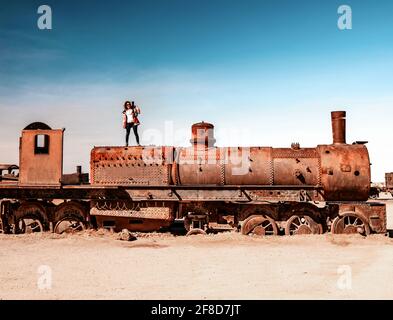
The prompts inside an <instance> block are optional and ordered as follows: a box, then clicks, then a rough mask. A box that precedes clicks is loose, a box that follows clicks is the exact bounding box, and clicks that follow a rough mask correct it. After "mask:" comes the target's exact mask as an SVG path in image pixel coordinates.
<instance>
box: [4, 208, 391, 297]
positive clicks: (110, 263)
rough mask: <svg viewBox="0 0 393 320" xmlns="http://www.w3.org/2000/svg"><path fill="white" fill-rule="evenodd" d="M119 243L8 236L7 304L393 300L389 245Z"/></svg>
mask: <svg viewBox="0 0 393 320" xmlns="http://www.w3.org/2000/svg"><path fill="white" fill-rule="evenodd" d="M388 221H389V223H390V224H388V227H389V228H391V229H393V225H392V224H393V201H391V202H390V203H389V217H388ZM116 237H117V236H116V235H111V234H108V233H105V232H100V231H91V230H90V231H86V232H84V233H81V234H78V235H64V236H63V235H61V236H59V235H54V234H50V233H46V234H34V235H22V236H10V235H0V299H283V298H285V299H393V281H392V280H391V279H393V238H388V237H385V236H381V235H374V236H370V237H367V238H363V237H361V236H333V235H330V234H325V235H321V236H295V237H273V238H271V237H270V238H269V237H268V238H254V237H247V236H242V235H240V234H234V233H226V234H219V235H209V236H193V237H187V238H186V237H175V236H172V235H168V234H150V235H146V236H144V237H139V238H138V240H136V241H132V242H124V241H120V240H117V239H116Z"/></svg>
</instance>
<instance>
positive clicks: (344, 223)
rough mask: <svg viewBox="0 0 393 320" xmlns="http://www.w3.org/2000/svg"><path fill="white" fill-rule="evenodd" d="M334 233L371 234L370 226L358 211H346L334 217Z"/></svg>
mask: <svg viewBox="0 0 393 320" xmlns="http://www.w3.org/2000/svg"><path fill="white" fill-rule="evenodd" d="M332 233H334V234H355V233H358V234H361V235H369V234H370V227H369V225H368V223H367V222H366V221H365V220H364V218H362V217H361V216H360V215H358V214H357V213H355V212H345V213H343V214H341V215H340V216H338V217H336V219H334V221H333V224H332Z"/></svg>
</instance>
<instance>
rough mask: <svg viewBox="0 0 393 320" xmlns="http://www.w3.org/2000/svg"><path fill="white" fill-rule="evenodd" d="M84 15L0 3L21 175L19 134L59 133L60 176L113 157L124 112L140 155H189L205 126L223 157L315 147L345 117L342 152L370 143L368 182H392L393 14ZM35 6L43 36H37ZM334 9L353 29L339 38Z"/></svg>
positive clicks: (156, 5) (127, 4) (259, 8)
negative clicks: (336, 115) (49, 24)
mask: <svg viewBox="0 0 393 320" xmlns="http://www.w3.org/2000/svg"><path fill="white" fill-rule="evenodd" d="M80 2H81V3H80ZM80 2H79V1H72V0H67V1H45V2H44V1H34V0H30V1H24V0H18V1H8V0H2V1H1V3H0V111H1V114H2V117H1V119H2V120H1V135H0V155H1V159H0V162H17V159H18V135H19V131H20V129H22V128H23V127H24V126H26V125H27V124H28V123H30V122H33V121H44V122H47V123H48V124H49V125H51V126H52V127H54V128H55V127H65V128H66V137H65V164H64V165H65V171H68V172H69V171H72V170H73V168H74V166H75V165H77V164H82V165H83V166H84V168H85V170H87V169H88V168H87V166H88V161H89V151H90V149H91V147H92V146H94V145H121V144H123V140H124V138H123V135H124V132H123V131H124V130H123V129H122V128H121V117H120V113H121V105H122V103H123V102H124V100H126V99H130V100H135V101H136V102H137V104H139V105H140V106H141V108H142V112H143V113H142V115H141V121H142V125H141V127H140V131H141V136H142V143H144V144H151V143H156V144H161V143H164V144H175V145H187V143H188V139H189V127H190V125H191V124H192V123H194V122H197V121H201V120H205V121H209V122H212V123H213V124H215V126H216V130H217V133H216V135H217V144H218V145H221V146H225V145H262V146H270V145H272V146H276V147H281V146H289V145H290V143H291V142H293V141H299V142H300V143H301V145H303V146H315V145H317V144H324V143H330V142H331V128H330V118H329V117H330V114H329V113H330V111H331V110H338V109H345V110H347V111H348V135H347V138H348V142H352V141H355V140H369V141H370V143H369V145H368V146H369V150H370V155H371V159H372V162H373V167H372V173H373V180H374V181H382V180H383V175H384V172H387V171H393V160H392V159H393V147H392V142H391V137H392V128H391V127H392V124H393V114H392V112H391V110H392V106H393V96H392V86H393V41H392V38H393V37H392V35H393V19H392V18H391V16H392V14H393V2H392V1H369V0H357V1H345V2H344V1H333V0H332V1H326V0H325V1H300V0H299V1H290V0H288V1H284V0H281V1H280V0H279V1H262V0H259V1H247V0H244V1H229V0H226V1H214V0H211V1H207V0H200V1H196V0H193V1H190V0H183V1H178V0H173V1H170V0H161V1H160V0H155V1H146V0H145V1H125V0H123V1H121V0H112V1H104V0H102V1H100V0H94V1H80ZM42 4H46V5H50V6H51V8H52V13H53V18H52V19H53V29H52V30H39V29H38V28H37V19H38V17H39V15H38V14H37V8H38V7H39V6H40V5H42ZM342 4H347V5H350V6H351V8H352V14H353V29H352V30H339V29H338V28H337V19H338V17H339V15H338V14H337V8H338V7H339V6H340V5H342ZM168 127H171V128H172V130H173V132H174V133H175V134H174V135H171V134H168V130H167V131H166V132H165V128H168Z"/></svg>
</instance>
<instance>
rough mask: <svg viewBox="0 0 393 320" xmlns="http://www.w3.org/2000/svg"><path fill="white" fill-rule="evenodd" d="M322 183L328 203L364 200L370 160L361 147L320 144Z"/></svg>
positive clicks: (367, 185) (368, 185)
mask: <svg viewBox="0 0 393 320" xmlns="http://www.w3.org/2000/svg"><path fill="white" fill-rule="evenodd" d="M318 152H319V154H320V157H321V184H322V187H323V189H324V192H325V197H326V199H327V200H332V201H333V200H353V201H366V200H367V199H368V196H369V192H370V183H371V173H370V159H369V155H368V151H367V148H366V146H364V145H345V144H343V145H325V146H323V145H321V146H318Z"/></svg>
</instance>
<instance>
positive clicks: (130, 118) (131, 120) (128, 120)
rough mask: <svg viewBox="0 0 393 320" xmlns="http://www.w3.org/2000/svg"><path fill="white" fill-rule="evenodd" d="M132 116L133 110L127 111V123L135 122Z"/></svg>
mask: <svg viewBox="0 0 393 320" xmlns="http://www.w3.org/2000/svg"><path fill="white" fill-rule="evenodd" d="M132 114H133V112H132V109H127V110H126V117H127V123H131V122H134V118H133V115H132Z"/></svg>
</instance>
